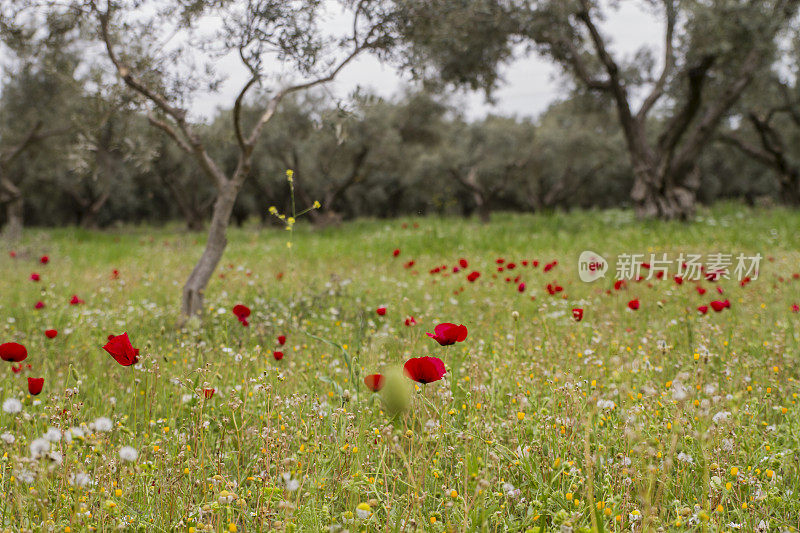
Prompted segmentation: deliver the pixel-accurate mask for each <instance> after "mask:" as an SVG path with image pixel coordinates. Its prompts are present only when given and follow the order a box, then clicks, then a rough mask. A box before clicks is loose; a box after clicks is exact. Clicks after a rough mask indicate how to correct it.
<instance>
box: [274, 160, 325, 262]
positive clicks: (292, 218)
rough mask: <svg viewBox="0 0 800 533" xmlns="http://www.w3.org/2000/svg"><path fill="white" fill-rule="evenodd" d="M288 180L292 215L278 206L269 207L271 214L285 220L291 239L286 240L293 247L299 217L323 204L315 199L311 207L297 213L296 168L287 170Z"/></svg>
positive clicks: (287, 244)
mask: <svg viewBox="0 0 800 533" xmlns="http://www.w3.org/2000/svg"><path fill="white" fill-rule="evenodd" d="M286 181H287V182H288V183H289V197H290V198H291V199H292V212H291V215H287V214H283V213H280V212H279V211H278V208H277V207H275V206H274V205H273V206H272V207H270V208H269V214H270V215H272V216H274V217H277V218H278V219H280V221H281V222H283V224H284V228H285V229H286V231H288V232H289V240H288V241H286V247H287V248H291V247H292V242H293V237H294V224H295V222H296V221H297V219H298V218H300V217H301V216H303V215H305V214H306V213H308V212H309V211H311V210H312V209H319V208H320V207H322V204H320V203H319V201H317V200H314V204H313V205H312V206H311V207H307V208H305V209H304V210H303V211H300V212H299V213H297V212H296V210H295V203H294V170H292V169H289V170H287V171H286Z"/></svg>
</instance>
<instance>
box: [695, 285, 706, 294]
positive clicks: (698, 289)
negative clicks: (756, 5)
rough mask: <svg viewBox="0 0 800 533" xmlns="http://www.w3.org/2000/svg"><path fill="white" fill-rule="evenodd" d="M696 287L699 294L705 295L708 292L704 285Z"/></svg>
mask: <svg viewBox="0 0 800 533" xmlns="http://www.w3.org/2000/svg"><path fill="white" fill-rule="evenodd" d="M696 289H697V294H699V295H700V296H702V295H704V294H705V293H706V290H705V289H704V288H703V287H701V286H700V285H698V286H697V287H696Z"/></svg>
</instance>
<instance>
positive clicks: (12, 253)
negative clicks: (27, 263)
mask: <svg viewBox="0 0 800 533" xmlns="http://www.w3.org/2000/svg"><path fill="white" fill-rule="evenodd" d="M8 255H9V256H11V258H12V259H13V258H15V257H17V252H15V251H14V250H11V251H10V252H8Z"/></svg>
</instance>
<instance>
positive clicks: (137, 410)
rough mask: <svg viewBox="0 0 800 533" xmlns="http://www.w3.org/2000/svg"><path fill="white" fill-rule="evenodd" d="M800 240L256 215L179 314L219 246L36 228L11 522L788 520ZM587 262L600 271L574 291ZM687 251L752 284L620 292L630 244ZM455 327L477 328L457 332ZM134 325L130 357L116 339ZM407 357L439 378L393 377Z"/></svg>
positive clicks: (8, 449) (11, 455)
mask: <svg viewBox="0 0 800 533" xmlns="http://www.w3.org/2000/svg"><path fill="white" fill-rule="evenodd" d="M798 228H800V213H798V212H791V211H784V210H777V209H775V210H747V209H744V208H742V207H741V206H734V205H719V206H716V207H714V208H712V209H709V210H705V211H702V212H701V213H700V214H699V215H698V218H697V220H696V221H694V222H692V223H690V224H682V223H677V222H676V223H665V222H655V221H651V222H641V221H637V220H635V219H634V217H633V215H632V214H631V213H630V212H626V211H599V212H582V213H570V214H543V215H511V214H496V215H494V217H493V220H492V222H491V223H490V224H488V225H481V224H480V223H479V222H478V221H475V220H464V219H456V218H415V219H410V218H409V219H399V220H360V221H356V222H351V223H346V224H344V225H342V226H340V227H334V228H325V229H319V230H315V229H312V228H311V227H309V226H307V225H306V224H303V223H302V222H301V223H299V224H298V225H297V226H296V228H295V230H294V231H293V232H288V231H284V230H281V229H275V228H270V229H263V228H259V227H257V226H255V225H247V226H245V227H244V228H236V229H232V230H231V232H230V238H229V244H228V248H227V251H226V253H225V256H224V258H223V261H222V263H221V264H220V267H219V268H218V270H217V272H216V273H215V277H214V279H213V280H212V282H211V284H210V285H209V287H208V291H207V294H206V313H205V316H204V318H203V320H202V322H200V321H190V322H189V323H187V324H186V325H185V327H183V328H181V329H178V328H177V327H176V323H177V322H178V319H179V303H180V291H181V286H182V284H183V282H184V280H185V279H186V277H187V276H188V274H189V272H190V271H191V268H192V266H193V264H194V262H195V261H196V259H197V258H198V257H199V254H200V253H201V251H202V243H203V240H204V238H205V236H204V235H203V234H193V233H186V232H184V231H182V230H181V229H180V228H177V227H167V228H153V227H129V228H121V229H116V230H109V231H104V232H88V231H84V230H79V229H69V228H66V229H30V230H27V234H26V236H25V239H24V241H23V242H21V243H20V244H18V245H16V246H15V247H14V249H13V251H14V252H15V255H16V257H11V255H10V254H9V253H7V251H6V252H3V253H2V256H0V342H2V343H5V342H12V341H13V342H18V343H21V344H23V345H24V346H26V348H27V351H28V357H27V359H25V361H24V362H23V363H21V365H22V366H21V367H18V366H17V364H14V363H3V364H5V365H8V368H6V369H5V370H4V371H3V372H2V373H1V374H0V376H2V377H0V389H1V390H0V393H1V394H0V402H3V410H2V411H0V453H2V461H0V492H2V502H1V503H0V516H2V518H1V519H0V522H2V526H1V527H0V529H2V528H7V530H10V531H20V530H31V531H73V532H77V531H95V530H96V531H111V530H117V529H119V530H124V531H190V532H200V531H264V530H268V529H274V530H279V531H345V530H347V531H414V530H418V531H491V532H494V531H533V532H542V531H561V532H568V531H574V532H578V531H736V530H741V531H797V530H798V527H799V526H800V457H799V456H798V454H799V453H800V416H798V415H799V414H800V408H798V405H797V394H798V392H800V386H798V379H800V365H798V355H800V313H798V312H793V311H792V306H793V305H794V304H800V279H796V277H794V276H793V275H794V274H797V273H798V272H800V232H798ZM289 239H291V242H292V246H291V247H289V246H287V241H288V240H289ZM395 249H398V250H399V251H400V252H399V255H397V256H396V257H395V256H394V255H393V250H395ZM583 250H592V251H594V252H597V253H599V254H601V255H603V256H604V257H605V258H606V259H608V260H609V261H610V263H611V268H610V270H609V271H608V272H607V275H606V278H605V279H602V280H599V281H596V282H594V283H584V282H582V281H580V279H579V277H578V265H577V262H578V256H579V254H580V252H581V251H583ZM681 252H685V253H698V254H704V255H706V254H710V253H715V252H722V253H729V254H733V255H734V256H735V255H737V254H739V253H745V254H747V255H754V254H756V253H760V254H761V255H763V256H764V259H763V261H762V262H761V265H760V269H759V276H758V279H755V280H752V281H751V282H750V283H747V284H745V285H743V286H742V285H741V284H740V283H739V282H738V281H737V280H736V279H730V280H727V279H722V280H719V281H715V282H711V281H707V280H702V281H698V282H693V281H689V280H684V281H683V283H681V284H678V283H677V282H675V281H674V280H673V273H672V272H671V273H670V274H669V275H668V276H665V277H664V279H655V278H654V279H651V280H643V281H634V280H629V281H627V283H626V284H625V285H624V286H622V287H619V288H618V289H615V287H614V276H615V272H614V258H615V257H616V256H617V255H618V254H621V253H643V254H650V253H656V254H662V253H667V254H668V255H669V256H670V257H671V258H673V259H674V258H676V257H677V256H678V254H679V253H681ZM43 255H47V256H48V258H49V262H48V263H47V264H42V263H41V262H40V257H41V256H43ZM460 259H464V260H466V262H467V263H468V266H467V267H466V268H462V267H459V271H458V272H453V267H454V266H458V264H459V260H460ZM498 259H503V260H504V262H503V263H500V264H498V262H497V260H498ZM412 260H413V261H414V264H413V265H410V266H409V262H410V261H412ZM554 260H557V261H558V263H557V264H556V265H555V266H553V267H552V268H551V269H550V270H549V271H548V272H545V268H544V267H545V265H546V264H548V263H551V262H552V261H554ZM523 261H525V262H526V263H527V264H525V265H524V264H523ZM534 261H538V265H537V266H533V265H534V263H533V262H534ZM509 262H513V263H515V265H516V266H515V268H513V269H509V268H508V266H509V265H508V263H509ZM442 266H445V268H443V269H441V270H440V271H439V272H434V273H431V270H432V269H435V268H436V267H442ZM498 268H502V269H503V270H502V271H498ZM731 268H732V267H731ZM115 270H116V271H117V273H116V274H115V273H114V271H115ZM672 270H673V271H674V267H673V269H672ZM473 271H477V272H480V274H481V275H480V277H479V278H478V279H477V280H475V281H474V282H469V281H468V280H467V275H468V274H469V273H470V272H473ZM32 273H37V274H39V277H40V279H39V281H38V282H37V281H32V280H31V274H32ZM643 273H644V274H645V275H646V274H647V271H646V270H645V271H643ZM507 278H508V279H510V281H506V279H507ZM522 283H524V287H521V286H520V284H522ZM548 284H549V285H550V286H551V288H552V287H556V286H559V287H561V288H562V289H563V290H561V291H558V292H555V294H552V295H551V294H550V293H549V292H548V290H547V288H546V287H547V285H548ZM698 286H699V287H701V288H702V289H705V290H706V291H707V292H706V293H705V294H702V295H701V294H700V292H699V291H698V290H697V288H698ZM521 289H522V290H521ZM718 289H719V290H718ZM720 290H721V291H722V293H720V292H719V291H720ZM73 295H76V296H77V297H78V299H79V300H83V303H76V304H75V305H71V304H70V300H71V299H72V297H73ZM634 299H637V300H638V301H639V302H640V307H639V309H638V310H632V309H630V308H629V307H628V302H629V301H631V300H634ZM712 300H728V301H729V302H730V305H729V307H727V308H724V309H722V310H721V311H720V312H715V311H714V310H713V309H710V310H708V312H707V313H706V314H702V313H701V312H699V311H698V310H697V308H698V307H699V306H702V305H709V302H710V301H712ZM37 302H42V304H43V307H41V308H40V309H36V308H35V304H36V303H37ZM236 304H244V305H246V306H248V307H249V308H250V309H251V310H252V315H251V316H250V317H249V318H248V321H249V326H247V327H244V326H243V325H242V324H240V322H239V321H238V320H237V318H236V317H235V316H234V315H233V313H232V312H231V310H232V308H233V306H234V305H236ZM381 306H385V307H386V314H385V315H383V316H380V315H378V313H376V310H377V309H378V308H379V307H381ZM575 308H580V309H583V318H582V320H580V321H578V320H575V319H574V318H573V311H572V310H573V309H575ZM412 316H413V317H414V319H415V321H416V325H413V324H412V325H406V319H407V318H409V317H412ZM440 322H452V323H455V324H464V325H465V326H467V328H468V330H469V334H468V337H467V338H466V340H464V341H463V342H459V343H456V344H454V345H451V346H440V345H439V344H438V343H437V342H435V341H434V340H433V339H431V338H429V337H428V336H427V335H426V332H433V330H434V329H433V328H434V327H435V326H436V325H437V324H438V323H440ZM48 329H55V330H57V332H58V334H57V336H56V337H54V338H52V339H51V338H48V337H47V336H46V335H45V331H46V330H48ZM123 332H127V333H128V335H129V337H130V339H131V342H132V344H133V346H134V347H137V348H139V349H140V360H139V362H138V363H137V364H136V365H134V366H128V367H123V366H120V365H119V364H117V362H115V361H114V359H112V358H111V357H110V356H109V354H107V353H106V352H105V351H104V350H103V349H102V347H103V345H104V344H105V343H106V341H107V337H108V336H109V335H111V334H113V335H118V334H121V333H123ZM279 336H285V337H286V341H285V344H284V345H280V343H279V342H278V340H277V338H278V337H279ZM275 351H280V352H282V353H283V354H284V357H283V358H282V359H281V360H276V358H275V357H274V355H273V352H275ZM418 356H433V357H438V358H440V359H441V360H442V361H443V362H444V364H445V367H446V370H447V373H446V374H445V376H444V378H443V379H442V380H440V381H436V382H433V383H429V384H426V385H420V384H415V383H414V382H413V381H412V380H410V379H408V378H407V377H406V376H404V375H403V373H402V371H403V364H404V363H405V361H406V360H407V359H409V358H410V357H418ZM28 364H30V368H29V367H28V366H27V365H28ZM373 373H381V374H384V375H385V376H386V384H385V386H384V388H383V389H382V390H381V391H380V392H378V393H373V392H372V391H370V390H369V389H368V388H367V387H366V386H365V385H364V383H363V378H364V377H365V376H366V375H368V374H373ZM29 377H34V378H39V377H43V378H44V387H43V390H42V392H41V394H39V395H36V396H32V395H30V394H29V392H28V384H27V378H29ZM212 389H213V392H210V391H211V390H212ZM15 399H16V400H17V401H14V400H15Z"/></svg>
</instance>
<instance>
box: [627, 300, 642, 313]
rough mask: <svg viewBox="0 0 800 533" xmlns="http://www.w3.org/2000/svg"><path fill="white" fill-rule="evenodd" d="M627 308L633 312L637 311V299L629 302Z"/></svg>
mask: <svg viewBox="0 0 800 533" xmlns="http://www.w3.org/2000/svg"><path fill="white" fill-rule="evenodd" d="M628 307H629V308H630V309H632V310H634V311H636V310H637V309H639V299H638V298H634V299H633V300H631V301H630V302H628Z"/></svg>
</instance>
